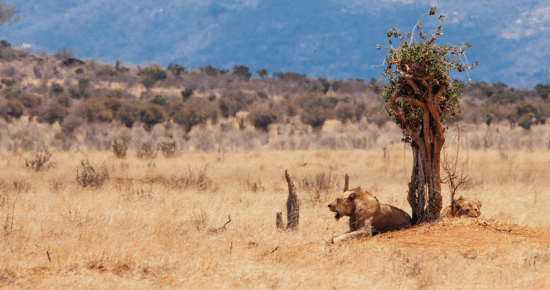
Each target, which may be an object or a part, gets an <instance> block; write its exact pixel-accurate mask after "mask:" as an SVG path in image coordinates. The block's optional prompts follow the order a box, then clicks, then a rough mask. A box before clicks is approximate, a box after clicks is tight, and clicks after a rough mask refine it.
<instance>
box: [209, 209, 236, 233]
mask: <svg viewBox="0 0 550 290" xmlns="http://www.w3.org/2000/svg"><path fill="white" fill-rule="evenodd" d="M227 218H228V220H227V221H226V222H225V224H223V226H221V227H219V228H208V233H209V234H213V235H215V234H221V233H223V232H224V231H225V226H226V225H227V224H228V223H230V222H231V214H228V215H227Z"/></svg>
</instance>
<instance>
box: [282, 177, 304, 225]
mask: <svg viewBox="0 0 550 290" xmlns="http://www.w3.org/2000/svg"><path fill="white" fill-rule="evenodd" d="M285 177H286V182H287V183H288V199H287V200H286V216H287V225H286V229H287V230H297V229H298V225H299V224H300V199H299V198H298V195H297V194H296V186H295V185H294V182H293V181H292V180H290V176H289V175H288V172H287V171H286V170H285ZM276 226H277V229H280V230H284V229H285V227H284V225H283V213H282V212H278V213H277V218H276Z"/></svg>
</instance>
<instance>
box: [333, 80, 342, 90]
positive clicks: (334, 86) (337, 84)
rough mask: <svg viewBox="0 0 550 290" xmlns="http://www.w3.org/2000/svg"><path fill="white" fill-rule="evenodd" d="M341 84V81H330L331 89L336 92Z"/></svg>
mask: <svg viewBox="0 0 550 290" xmlns="http://www.w3.org/2000/svg"><path fill="white" fill-rule="evenodd" d="M341 86H342V82H341V81H333V82H332V89H333V90H334V91H335V92H336V91H337V90H338V89H339V88H340V87H341Z"/></svg>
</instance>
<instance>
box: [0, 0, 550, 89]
mask: <svg viewBox="0 0 550 290" xmlns="http://www.w3.org/2000/svg"><path fill="white" fill-rule="evenodd" d="M4 2H5V3H7V4H9V5H15V6H16V7H17V9H18V10H20V11H21V13H20V14H19V16H20V17H21V20H20V21H19V22H18V23H15V24H4V25H2V26H1V27H0V38H2V39H6V40H8V41H10V42H11V43H12V44H13V45H14V46H22V45H23V44H24V43H26V44H31V45H32V48H34V49H35V52H39V51H40V50H42V49H44V48H46V49H48V50H49V51H50V53H53V52H55V51H57V50H58V49H60V48H61V47H64V46H66V47H68V48H69V49H71V50H72V51H74V53H75V55H76V56H77V57H79V58H84V59H86V58H91V57H92V56H94V57H95V58H96V59H99V60H101V61H105V62H110V63H113V61H114V59H116V58H121V59H122V60H123V62H126V63H128V62H129V63H133V64H141V65H146V64H149V63H151V62H157V63H159V64H161V65H162V66H166V65H168V64H169V63H179V64H181V65H183V66H185V67H186V68H193V67H198V66H203V65H207V64H211V65H213V66H215V67H219V68H227V69H231V68H232V67H233V65H235V64H244V65H246V66H248V67H250V69H251V70H252V71H255V70H256V69H259V68H264V67H265V68H267V69H268V70H269V72H270V73H273V72H275V71H285V72H286V71H293V72H298V73H305V74H307V75H309V76H311V77H317V76H322V77H329V78H335V79H347V78H350V77H352V78H363V79H369V78H371V77H373V76H374V77H377V78H379V77H380V71H381V68H380V67H372V66H373V65H380V64H381V63H382V61H383V58H384V55H385V53H384V52H383V51H377V50H376V49H375V47H374V45H376V44H384V41H385V40H386V39H387V38H386V37H385V35H386V33H387V32H388V31H389V30H390V29H392V28H393V27H396V28H397V30H398V31H399V32H410V31H411V30H412V29H413V27H414V25H415V23H416V21H417V20H418V18H419V16H420V15H421V14H423V13H426V12H428V10H429V8H430V7H432V6H437V7H438V9H437V16H438V15H440V14H444V15H446V16H447V18H446V19H445V20H444V21H443V24H442V25H443V32H444V33H445V36H444V37H443V38H442V40H440V43H445V42H449V43H451V44H453V45H457V44H460V43H463V42H470V43H471V44H472V48H470V49H469V51H468V54H467V57H468V60H469V62H470V63H473V62H475V61H480V62H481V64H480V66H479V67H478V68H476V69H474V70H473V71H471V72H470V77H471V78H472V80H473V81H481V80H485V81H487V82H489V83H493V82H497V81H502V82H505V83H507V84H509V85H510V86H513V87H518V88H521V87H533V86H534V85H535V84H537V83H545V82H546V81H547V80H548V79H550V71H549V64H550V1H548V0H547V1H518V0H512V1H510V0H500V1H484V0H475V1H470V0H464V1H456V0H452V1H448V0H445V1H424V0H404V1H391V0H388V1H366V0H317V1H296V0H294V1H288V0H281V1H273V0H269V1H267V0H240V1H238V0H236V1H229V0H222V1H213V0H188V1H173V0H166V1H151V0H117V1H112V0H73V1H63V0H40V1H38V0H25V1H22V0H4ZM422 20H423V22H424V26H425V28H426V29H427V28H435V26H436V24H437V22H436V17H429V16H427V15H425V16H423V18H422ZM454 75H455V76H456V77H459V78H462V79H467V77H466V75H465V74H464V73H462V74H458V73H455V74H454Z"/></svg>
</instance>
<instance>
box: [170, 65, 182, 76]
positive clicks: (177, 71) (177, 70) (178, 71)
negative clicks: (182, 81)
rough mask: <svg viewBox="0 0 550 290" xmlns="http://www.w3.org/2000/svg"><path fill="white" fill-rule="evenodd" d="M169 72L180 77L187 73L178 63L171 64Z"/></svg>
mask: <svg viewBox="0 0 550 290" xmlns="http://www.w3.org/2000/svg"><path fill="white" fill-rule="evenodd" d="M168 70H169V71H171V72H172V73H173V74H174V75H176V76H179V75H180V74H181V73H182V72H184V71H185V68H184V67H183V66H181V65H179V64H177V63H175V64H172V63H171V64H169V65H168Z"/></svg>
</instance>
